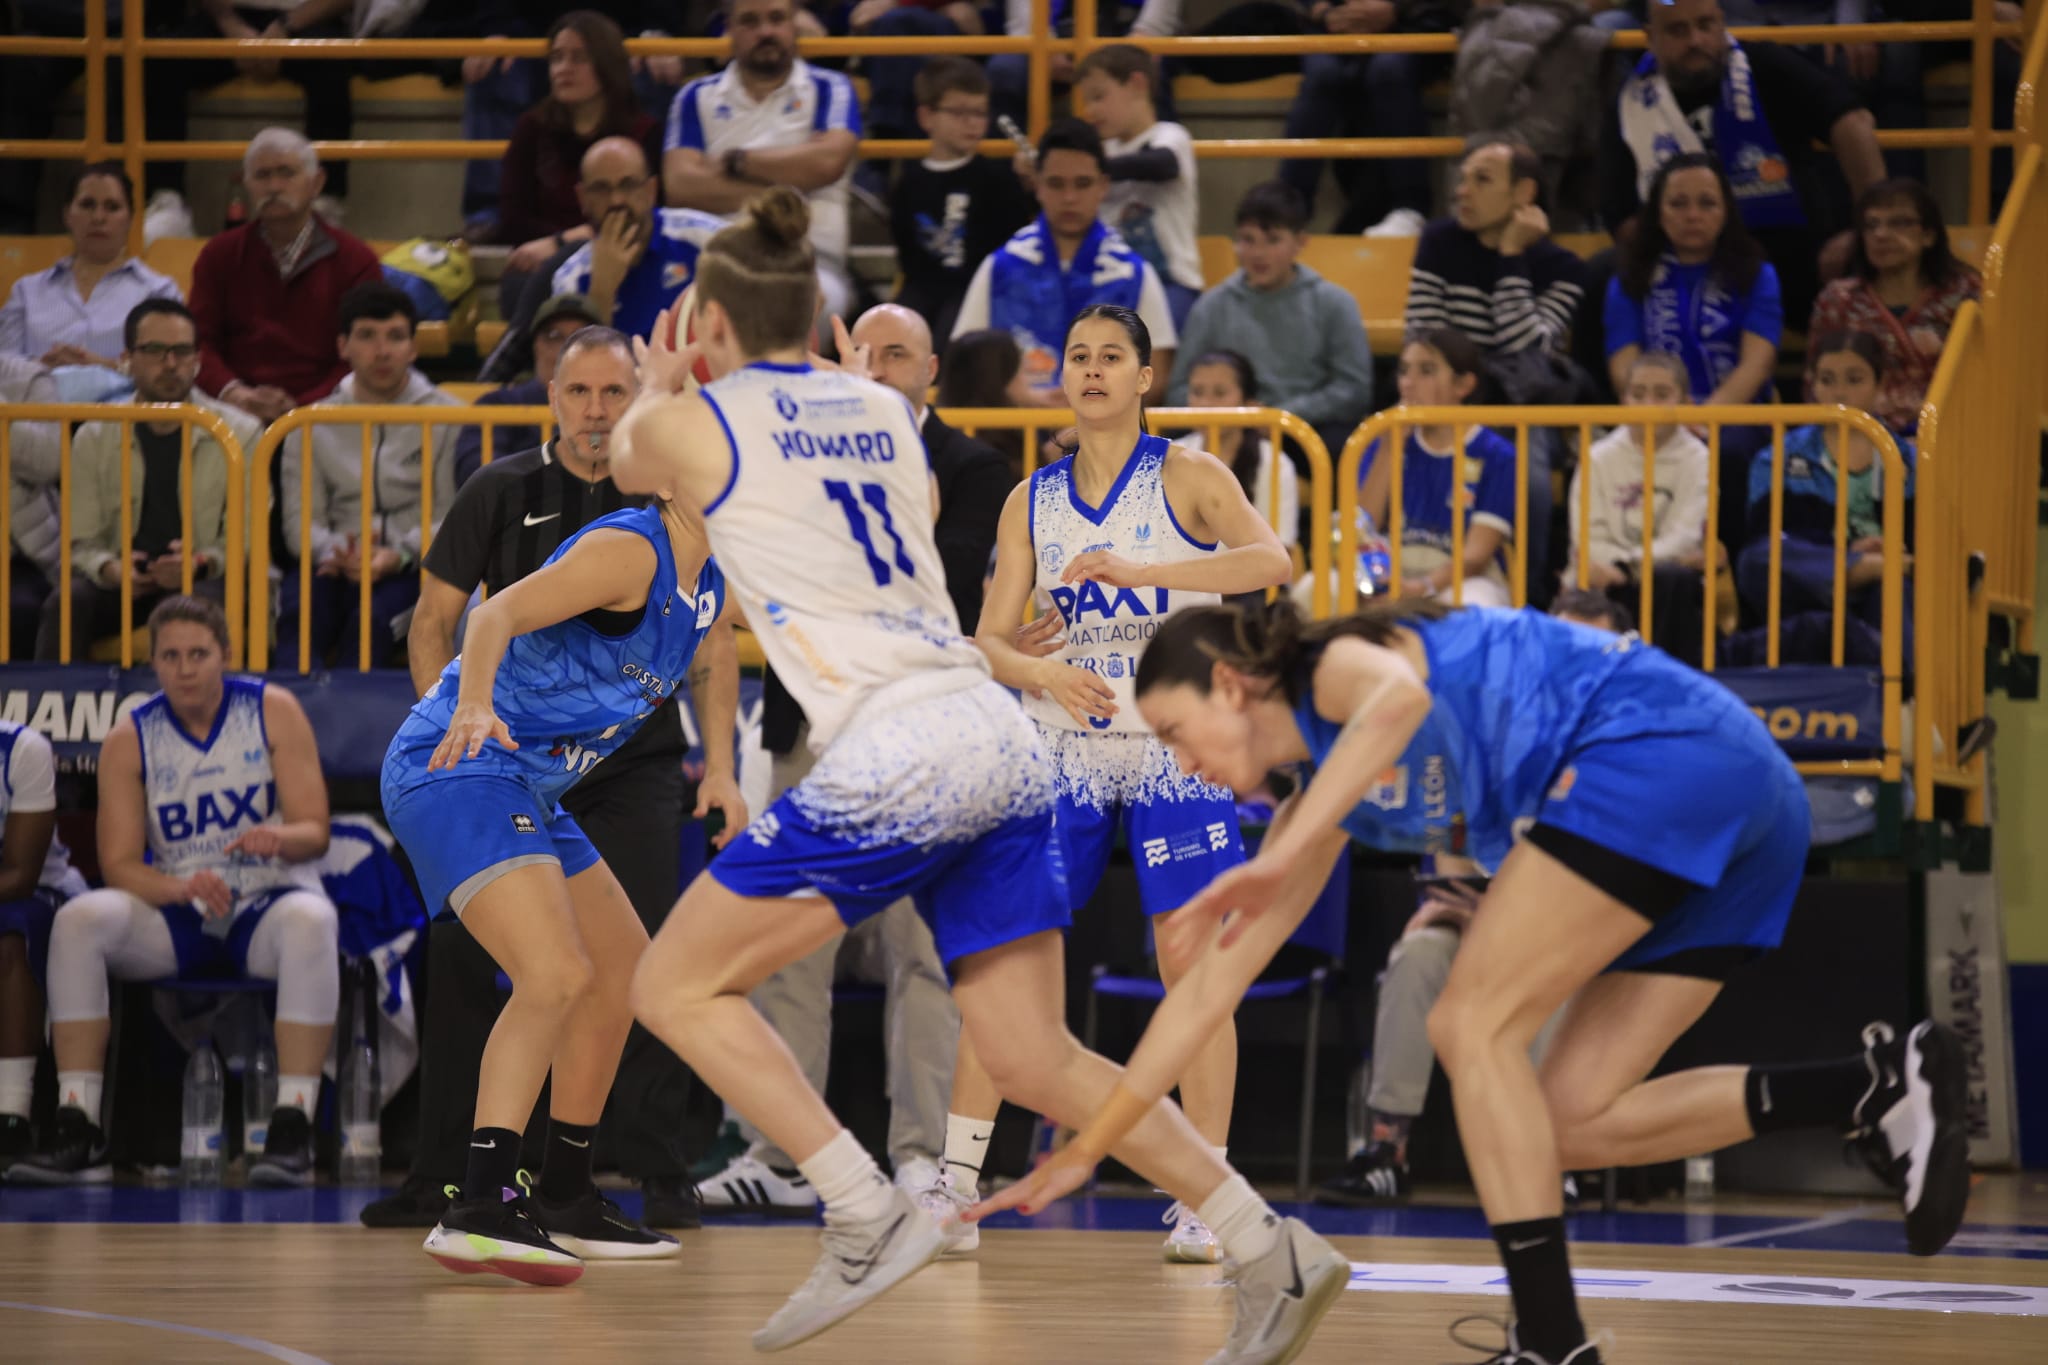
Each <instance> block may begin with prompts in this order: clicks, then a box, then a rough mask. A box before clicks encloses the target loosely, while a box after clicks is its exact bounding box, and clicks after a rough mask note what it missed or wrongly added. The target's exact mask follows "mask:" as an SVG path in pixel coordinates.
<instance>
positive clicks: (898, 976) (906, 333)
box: [697, 303, 1017, 1217]
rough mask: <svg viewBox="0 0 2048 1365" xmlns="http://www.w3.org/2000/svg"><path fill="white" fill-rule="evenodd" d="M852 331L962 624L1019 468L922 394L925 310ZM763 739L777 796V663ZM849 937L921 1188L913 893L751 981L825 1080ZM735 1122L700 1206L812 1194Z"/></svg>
mask: <svg viewBox="0 0 2048 1365" xmlns="http://www.w3.org/2000/svg"><path fill="white" fill-rule="evenodd" d="M853 341H854V344H855V345H856V346H857V347H865V348H866V349H867V352H868V375H869V377H870V378H872V379H874V380H875V382H877V383H879V384H886V385H888V386H889V387H890V388H892V389H895V390H896V391H897V392H899V393H901V394H902V395H903V396H904V397H905V398H906V399H908V400H909V402H910V406H911V410H912V411H913V412H915V413H916V414H917V417H918V426H919V428H920V430H921V431H922V432H923V434H924V444H925V449H926V451H928V452H929V453H930V456H931V465H932V481H933V483H934V484H935V485H936V486H937V491H938V504H939V505H938V521H937V525H936V526H935V527H934V530H935V532H936V535H937V539H938V543H939V558H940V560H941V561H942V562H943V563H944V565H945V568H946V591H947V592H948V593H950V594H951V595H952V598H953V606H954V608H955V610H957V611H958V612H959V614H960V628H961V630H962V631H964V632H965V633H966V634H967V635H968V636H969V637H970V638H971V637H972V636H973V634H974V628H975V625H976V624H977V623H978V622H979V621H980V619H981V585H982V580H983V578H984V577H985V576H986V575H987V573H988V562H989V556H990V555H991V554H992V553H993V552H994V551H995V544H996V523H997V522H998V521H1000V520H1001V519H1002V515H1003V502H1004V500H1005V499H1007V498H1008V497H1009V495H1010V490H1011V489H1012V488H1014V487H1015V486H1016V483H1017V480H1016V478H1015V476H1014V475H1012V474H1011V472H1010V467H1009V463H1008V462H1007V461H1006V460H1004V459H1003V457H1002V456H1001V455H1000V454H999V453H997V451H996V450H995V449H994V448H993V447H992V446H989V445H988V444H986V443H985V442H982V441H977V440H975V439H974V438H973V437H972V436H968V435H966V434H964V433H962V432H959V431H956V430H954V429H953V428H952V427H949V426H947V425H946V424H945V423H944V422H942V421H940V420H939V415H938V414H937V413H936V412H933V411H932V410H931V409H930V408H929V407H928V406H927V405H926V401H925V395H926V394H927V393H929V392H930V390H931V385H932V383H933V381H934V380H936V379H937V378H938V373H939V364H938V360H937V359H936V358H935V357H934V356H933V354H932V334H931V329H930V328H929V327H928V326H927V325H926V323H925V320H924V319H923V318H922V317H920V316H919V315H918V314H916V313H915V312H912V311H911V310H910V309H908V308H904V307H900V306H898V305H896V304H893V303H885V304H882V305H880V306H879V307H875V308H871V309H869V310H868V311H867V312H866V313H864V314H862V315H861V318H860V321H858V322H856V323H855V324H854V327H853ZM761 742H762V746H763V747H764V748H766V749H767V750H768V752H769V753H770V754H771V755H772V756H773V764H774V776H773V778H772V780H771V782H770V793H771V794H770V798H769V799H770V800H771V801H772V800H773V799H774V797H775V796H777V795H780V794H781V792H782V791H784V790H787V789H788V788H789V787H790V786H793V785H795V783H797V782H798V781H800V780H802V778H803V775H804V774H805V773H806V772H807V771H809V769H810V759H811V755H810V753H809V752H808V750H807V749H806V747H805V744H804V713H803V711H802V709H801V708H800V707H798V705H797V704H796V701H795V699H794V698H792V697H791V696H790V695H789V693H788V691H787V690H786V689H785V688H784V687H783V686H782V684H781V682H780V681H779V680H778V679H777V678H776V676H775V674H774V672H773V671H770V672H769V673H768V675H767V677H766V679H765V680H764V684H763V689H762V703H761ZM847 945H851V950H852V953H853V956H852V957H850V958H848V959H847V961H848V962H849V963H853V962H855V961H863V962H867V963H871V964H875V966H876V967H878V968H879V973H880V975H881V976H882V978H883V980H882V984H883V986H884V988H885V990H886V1003H885V1005H884V1009H885V1011H886V1012H887V1015H886V1017H887V1022H886V1023H885V1025H884V1031H885V1034H886V1036H887V1037H888V1038H889V1039H890V1040H891V1046H892V1051H891V1053H890V1056H889V1058H888V1064H889V1100H890V1109H891V1113H890V1118H889V1158H890V1162H891V1164H892V1165H893V1166H894V1167H895V1170H896V1179H897V1181H898V1183H899V1184H901V1185H903V1187H904V1188H905V1189H907V1190H909V1191H910V1192H911V1194H913V1195H925V1196H930V1195H931V1192H932V1190H933V1187H934V1185H935V1184H936V1182H937V1181H938V1180H939V1177H940V1171H941V1169H942V1167H941V1164H940V1163H941V1159H942V1158H943V1156H944V1153H945V1142H946V1111H947V1101H948V1099H949V1098H950V1095H949V1093H948V1089H947V1086H946V1082H947V1080H948V1079H949V1078H950V1077H951V1076H952V1074H953V1050H954V1040H955V1038H956V1037H957V1035H958V1030H959V1014H958V1012H957V1011H956V1010H955V1009H954V1008H953V1005H952V1000H951V997H950V996H948V994H947V993H946V978H945V971H944V969H943V968H942V967H941V966H940V964H939V960H938V953H937V950H936V949H935V948H934V947H933V945H932V939H931V932H930V930H928V929H927V928H925V926H924V924H923V922H922V921H921V920H919V919H918V917H917V911H916V909H915V907H914V906H912V905H911V903H910V902H909V901H907V900H906V901H899V902H898V903H897V904H895V905H893V906H891V907H890V908H889V909H888V911H887V912H885V913H884V914H881V915H877V916H875V917H874V918H873V919H870V920H868V921H867V922H866V923H864V924H861V925H859V926H857V927H856V928H855V929H854V930H853V931H852V932H851V933H849V934H847V935H846V936H845V937H844V938H841V939H835V940H834V941H833V942H831V943H829V944H827V945H826V946H825V947H823V948H821V949H819V950H818V951H817V952H815V953H813V954H811V956H809V957H806V958H803V959H801V960H800V961H797V962H793V963H791V964H790V965H789V966H787V967H785V968H783V969H782V970H781V971H779V972H777V973H776V974H775V975H774V976H771V977H770V978H768V980H766V981H764V982H762V983H761V984H760V985H759V986H757V987H755V988H754V990H753V992H752V995H751V997H750V998H751V999H752V1000H753V1002H754V1007H755V1008H756V1009H758V1010H760V1011H761V1013H762V1014H763V1015H764V1016H765V1017H766V1018H767V1020H768V1022H769V1023H770V1024H772V1025H773V1026H774V1027H775V1029H776V1031H777V1032H779V1033H780V1034H781V1035H782V1038H783V1041H784V1042H785V1043H787V1044H788V1045H789V1049H790V1051H791V1052H792V1053H794V1054H795V1055H796V1058H797V1060H798V1061H799V1062H800V1063H802V1064H803V1067H804V1070H805V1072H806V1073H807V1074H808V1075H810V1076H811V1077H812V1079H813V1080H814V1081H815V1082H816V1084H817V1085H818V1087H819V1089H820V1090H822V1089H823V1087H824V1083H825V1076H826V1064H827V1062H828V1060H829V1058H830V1054H831V1047H832V983H833V978H834V976H835V975H836V974H837V971H838V968H839V964H840V960H841V959H840V950H841V948H842V947H843V946H847ZM872 969H873V968H871V969H870V970H872ZM739 1133H740V1138H741V1139H742V1140H744V1141H745V1143H746V1144H747V1145H746V1147H745V1148H744V1149H743V1150H735V1151H732V1152H731V1155H730V1159H729V1160H728V1162H727V1164H726V1165H725V1166H724V1167H722V1168H721V1169H720V1170H718V1171H717V1172H715V1173H713V1174H711V1175H709V1176H707V1177H706V1178H705V1179H704V1180H702V1181H701V1182H700V1183H699V1184H698V1187H697V1188H698V1192H699V1194H701V1195H702V1197H703V1201H704V1212H705V1214H706V1215H707V1216H710V1217H719V1216H721V1215H726V1214H738V1213H750V1212H751V1213H758V1212H771V1213H796V1212H804V1211H807V1210H808V1209H809V1207H810V1206H811V1204H812V1203H813V1202H814V1199H815V1196H813V1195H812V1194H811V1192H810V1191H809V1189H808V1187H804V1186H802V1185H801V1182H799V1181H797V1180H796V1179H795V1178H794V1177H795V1175H796V1171H795V1166H796V1163H795V1161H793V1160H792V1159H791V1158H790V1156H789V1154H788V1153H786V1152H781V1151H777V1150H776V1149H775V1148H774V1147H773V1146H772V1145H770V1144H769V1143H768V1141H767V1140H766V1139H765V1138H763V1137H762V1136H761V1135H760V1133H759V1132H757V1131H756V1130H755V1129H753V1128H752V1127H751V1126H750V1125H748V1124H747V1123H746V1122H745V1120H744V1119H741V1120H740V1122H739ZM939 1198H940V1199H941V1200H943V1196H939Z"/></svg>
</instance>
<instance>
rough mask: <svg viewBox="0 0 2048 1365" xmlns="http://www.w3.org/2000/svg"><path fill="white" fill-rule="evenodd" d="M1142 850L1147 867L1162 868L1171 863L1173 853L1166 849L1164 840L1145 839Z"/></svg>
mask: <svg viewBox="0 0 2048 1365" xmlns="http://www.w3.org/2000/svg"><path fill="white" fill-rule="evenodd" d="M1144 848H1145V866H1147V867H1163V866H1164V865H1165V864H1167V863H1170V862H1172V861H1173V853H1172V852H1171V851H1170V850H1169V849H1168V848H1167V846H1166V840H1164V839H1147V840H1146V841H1145V844H1144Z"/></svg>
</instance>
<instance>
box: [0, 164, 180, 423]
mask: <svg viewBox="0 0 2048 1365" xmlns="http://www.w3.org/2000/svg"><path fill="white" fill-rule="evenodd" d="M134 216H135V195H134V187H133V186H131V185H130V184H129V183H128V172H127V171H126V170H125V169H123V168H122V166H121V163H120V162H118V161H96V162H94V163H92V164H91V165H89V166H85V167H82V168H80V169H79V171H78V172H77V174H75V175H73V176H72V177H71V187H70V189H69V191H68V192H67V193H66V194H65V196H64V231H65V233H66V235H68V236H69V237H70V238H71V254H70V255H69V256H66V257H65V258H64V259H63V260H61V261H59V262H57V263H56V264H55V265H53V266H51V267H50V268H49V269H48V270H39V271H37V272H36V273H35V274H33V275H24V276H22V277H21V278H20V279H18V280H16V281H15V282H14V289H13V291H12V292H10V293H9V294H8V296H7V302H6V304H5V305H0V353H4V354H6V355H12V356H22V357H24V358H26V359H29V360H37V361H40V362H41V363H42V364H44V365H47V366H49V367H51V368H53V369H55V368H59V367H63V366H73V365H89V366H94V367H99V368H104V369H107V370H116V369H118V368H119V366H120V360H119V359H118V357H119V356H120V354H121V352H122V350H123V349H124V348H123V346H122V344H121V329H122V327H123V326H124V325H125V324H126V323H127V320H128V314H129V312H130V310H132V309H133V308H134V307H135V305H136V304H138V303H140V302H142V301H143V300H144V299H151V298H167V299H175V298H178V297H180V295H179V293H178V285H177V282H176V281H175V280H173V279H171V278H170V277H169V276H168V275H161V274H159V273H157V272H156V271H154V270H151V269H150V268H149V267H148V266H146V265H144V264H143V263H142V262H141V261H140V260H138V259H136V258H135V257H133V256H130V255H129V254H128V225H129V223H130V221H131V220H132V219H133V218H134ZM98 397H99V395H98V394H93V395H91V396H90V397H85V398H82V399H81V401H88V402H89V401H93V400H94V399H96V398H98Z"/></svg>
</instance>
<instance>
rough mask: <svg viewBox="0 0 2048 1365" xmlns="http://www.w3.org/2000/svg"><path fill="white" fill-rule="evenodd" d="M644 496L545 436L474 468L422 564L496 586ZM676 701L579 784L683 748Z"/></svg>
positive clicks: (457, 580) (468, 583)
mask: <svg viewBox="0 0 2048 1365" xmlns="http://www.w3.org/2000/svg"><path fill="white" fill-rule="evenodd" d="M646 505H647V499H646V498H633V497H627V496H626V495H625V494H624V493H621V492H620V491H619V490H618V487H617V485H615V484H614V483H613V482H612V481H611V480H610V479H599V480H598V481H597V482H596V483H590V482H587V481H585V480H584V479H582V478H579V477H578V476H577V475H575V474H572V473H570V472H569V471H568V470H567V469H565V468H563V467H562V462H561V461H560V460H557V459H556V458H555V456H554V443H553V442H552V441H550V442H549V443H548V444H547V445H544V446H542V447H541V448H540V449H538V450H527V451H522V452H520V453H519V454H517V455H507V456H505V457H504V458H503V459H498V460H493V461H491V462H490V463H489V464H487V465H485V466H484V467H483V468H482V469H480V470H478V471H477V472H476V474H475V476H474V477H472V478H471V479H470V481H469V482H468V483H465V484H464V485H462V490H461V491H460V492H458V493H457V494H456V495H455V501H454V502H453V503H452V504H451V505H450V506H449V508H448V515H447V517H446V519H444V520H443V521H442V523H441V529H440V530H439V531H438V532H436V533H435V535H434V539H433V543H432V544H431V545H429V546H428V547H427V558H426V569H427V572H428V573H430V574H432V575H433V576H434V577H436V578H438V579H440V580H441V581H442V582H443V583H447V584H449V585H450V586H452V587H456V588H460V589H461V590H462V591H463V592H464V593H465V594H467V593H473V592H475V591H476V588H477V584H479V583H481V584H483V585H484V586H485V587H487V588H489V589H490V590H491V591H492V592H501V591H503V590H504V589H505V587H506V586H508V585H509V584H512V583H516V582H518V581H519V580H520V579H522V578H524V577H526V575H528V574H530V573H532V572H533V571H534V570H535V569H538V568H539V567H540V566H541V565H543V564H545V563H547V559H548V556H549V555H551V554H553V553H554V552H555V550H556V549H557V548H558V547H559V546H560V545H561V543H562V542H563V541H565V540H567V539H568V538H569V537H570V536H572V535H574V534H576V532H578V531H580V530H582V529H583V528H584V527H585V526H587V525H589V524H590V523H591V522H593V521H596V520H597V519H598V518H599V517H602V516H605V515H606V514H608V513H611V512H617V511H619V510H621V509H622V508H627V507H644V506H646ZM685 747H686V746H685V745H684V742H683V724H682V716H681V713H680V712H678V711H677V709H676V702H675V700H674V698H671V699H670V700H668V701H667V702H664V703H663V704H662V706H661V707H660V708H659V709H657V710H656V711H655V712H654V714H653V715H651V716H649V717H648V718H647V721H646V723H645V724H644V725H642V726H641V727H640V729H639V730H638V731H637V732H635V733H634V735H633V737H632V738H631V739H628V740H627V741H626V742H625V743H624V744H623V745H621V746H620V747H619V748H618V750H617V751H616V752H615V753H613V754H612V756H611V757H610V758H608V759H606V760H605V761H604V762H603V763H600V764H598V765H597V767H595V768H593V769H592V770H591V773H590V776H589V777H588V778H586V779H584V782H583V783H582V784H579V785H589V784H592V783H595V782H598V781H600V780H601V779H602V778H603V777H604V776H605V775H606V773H607V772H613V773H616V772H619V771H621V770H623V769H625V768H627V767H629V766H631V764H632V762H633V760H635V759H637V758H642V757H645V756H647V755H650V754H663V755H668V756H670V757H673V756H675V755H680V754H681V753H683V752H684V750H685Z"/></svg>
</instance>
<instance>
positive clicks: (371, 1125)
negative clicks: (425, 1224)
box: [340, 1041, 384, 1185]
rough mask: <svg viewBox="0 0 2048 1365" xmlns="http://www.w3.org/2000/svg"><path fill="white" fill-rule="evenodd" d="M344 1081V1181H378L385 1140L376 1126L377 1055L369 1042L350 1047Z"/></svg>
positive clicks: (372, 1183) (373, 1183)
mask: <svg viewBox="0 0 2048 1365" xmlns="http://www.w3.org/2000/svg"><path fill="white" fill-rule="evenodd" d="M348 1062H349V1066H348V1073H347V1075H346V1076H344V1077H343V1078H342V1083H341V1087H340V1088H341V1183H342V1184H344V1185H375V1184H376V1183H377V1182H378V1181H379V1180H380V1179H381V1178H382V1176H383V1170H384V1142H383V1137H382V1135H381V1134H380V1133H379V1132H378V1129H377V1114H378V1110H379V1109H380V1107H381V1105H380V1104H379V1099H380V1094H379V1090H378V1086H377V1057H376V1054H375V1053H374V1052H372V1051H371V1050H370V1045H369V1043H367V1042H360V1041H359V1042H357V1043H356V1045H355V1046H354V1047H353V1048H351V1049H350V1050H349V1055H348Z"/></svg>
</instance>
